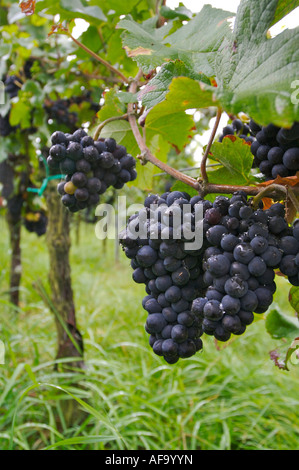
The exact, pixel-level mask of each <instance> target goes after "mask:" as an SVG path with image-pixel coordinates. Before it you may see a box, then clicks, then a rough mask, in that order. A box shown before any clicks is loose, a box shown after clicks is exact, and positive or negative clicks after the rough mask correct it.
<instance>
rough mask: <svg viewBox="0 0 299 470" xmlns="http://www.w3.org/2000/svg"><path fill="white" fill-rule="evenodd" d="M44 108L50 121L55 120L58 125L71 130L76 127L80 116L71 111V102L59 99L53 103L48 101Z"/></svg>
mask: <svg viewBox="0 0 299 470" xmlns="http://www.w3.org/2000/svg"><path fill="white" fill-rule="evenodd" d="M43 107H44V110H45V111H46V113H47V115H48V118H49V119H53V120H54V121H55V122H57V123H58V124H64V125H65V126H67V127H68V128H69V129H74V128H75V127H76V124H77V122H78V114H77V113H75V112H73V111H70V110H69V107H70V100H67V99H59V100H56V101H52V100H49V99H47V100H46V101H45V103H44V104H43Z"/></svg>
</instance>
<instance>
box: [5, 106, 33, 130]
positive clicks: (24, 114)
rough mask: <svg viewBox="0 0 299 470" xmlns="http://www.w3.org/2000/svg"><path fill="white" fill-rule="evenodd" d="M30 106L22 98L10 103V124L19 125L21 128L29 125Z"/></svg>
mask: <svg viewBox="0 0 299 470" xmlns="http://www.w3.org/2000/svg"><path fill="white" fill-rule="evenodd" d="M30 111H31V110H30V106H28V104H27V103H25V102H24V101H22V100H19V101H18V102H17V103H12V106H11V111H10V117H9V122H10V124H11V125H12V126H18V125H20V126H21V128H22V129H26V128H28V127H30V126H31V112H30Z"/></svg>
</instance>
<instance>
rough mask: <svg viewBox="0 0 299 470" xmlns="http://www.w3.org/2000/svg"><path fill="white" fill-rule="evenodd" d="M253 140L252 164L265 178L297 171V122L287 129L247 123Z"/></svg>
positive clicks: (288, 174)
mask: <svg viewBox="0 0 299 470" xmlns="http://www.w3.org/2000/svg"><path fill="white" fill-rule="evenodd" d="M249 126H250V129H251V132H252V133H253V134H254V135H255V141H254V142H253V143H252V144H251V153H252V154H253V156H254V160H253V166H254V167H258V168H259V170H260V172H261V173H262V174H263V175H265V177H266V180H271V179H275V178H277V176H281V177H287V176H294V175H295V174H296V172H297V171H299V122H295V123H294V124H293V126H292V127H291V128H289V129H286V128H282V127H278V126H275V125H274V124H269V125H267V126H264V127H262V126H259V124H257V123H256V122H254V121H253V120H251V121H250V123H249Z"/></svg>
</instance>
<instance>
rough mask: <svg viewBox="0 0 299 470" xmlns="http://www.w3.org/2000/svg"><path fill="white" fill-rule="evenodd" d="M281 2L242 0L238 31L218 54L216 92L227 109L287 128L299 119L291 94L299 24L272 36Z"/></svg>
mask: <svg viewBox="0 0 299 470" xmlns="http://www.w3.org/2000/svg"><path fill="white" fill-rule="evenodd" d="M277 6H278V0H261V1H259V2H252V1H250V0H242V2H241V4H240V6H239V9H238V12H237V17H236V22H235V28H234V32H233V34H232V35H231V38H230V39H228V38H227V37H226V38H225V39H224V41H223V44H222V47H221V49H220V50H219V52H218V54H217V59H216V76H217V83H218V87H217V96H218V98H219V100H220V102H221V104H222V107H223V109H224V110H225V111H227V112H228V113H231V114H233V115H236V114H238V113H240V112H244V113H247V114H248V115H249V116H250V117H252V118H253V119H254V120H256V121H257V122H259V123H260V124H262V125H267V124H269V123H274V124H276V125H278V126H286V127H287V126H290V125H292V123H293V122H294V121H296V120H298V119H299V103H298V100H294V99H292V94H293V93H294V91H293V89H292V84H293V82H295V80H296V79H298V66H299V55H298V53H297V51H298V41H299V28H295V29H287V30H285V31H283V32H282V33H280V34H279V35H278V36H276V37H274V38H269V37H268V34H267V33H268V29H269V28H270V26H271V24H272V23H273V21H274V18H275V11H276V8H277Z"/></svg>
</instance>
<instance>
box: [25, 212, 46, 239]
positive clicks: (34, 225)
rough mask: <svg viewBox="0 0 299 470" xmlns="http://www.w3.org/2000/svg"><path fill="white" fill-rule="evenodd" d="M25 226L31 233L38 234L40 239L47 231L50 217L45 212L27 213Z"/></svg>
mask: <svg viewBox="0 0 299 470" xmlns="http://www.w3.org/2000/svg"><path fill="white" fill-rule="evenodd" d="M24 226H25V228H26V230H27V231H28V232H30V233H36V235H38V236H39V237H41V236H42V235H44V234H45V233H46V231H47V226H48V217H47V215H46V214H45V213H44V212H43V211H35V212H27V213H26V215H25V217H24Z"/></svg>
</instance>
